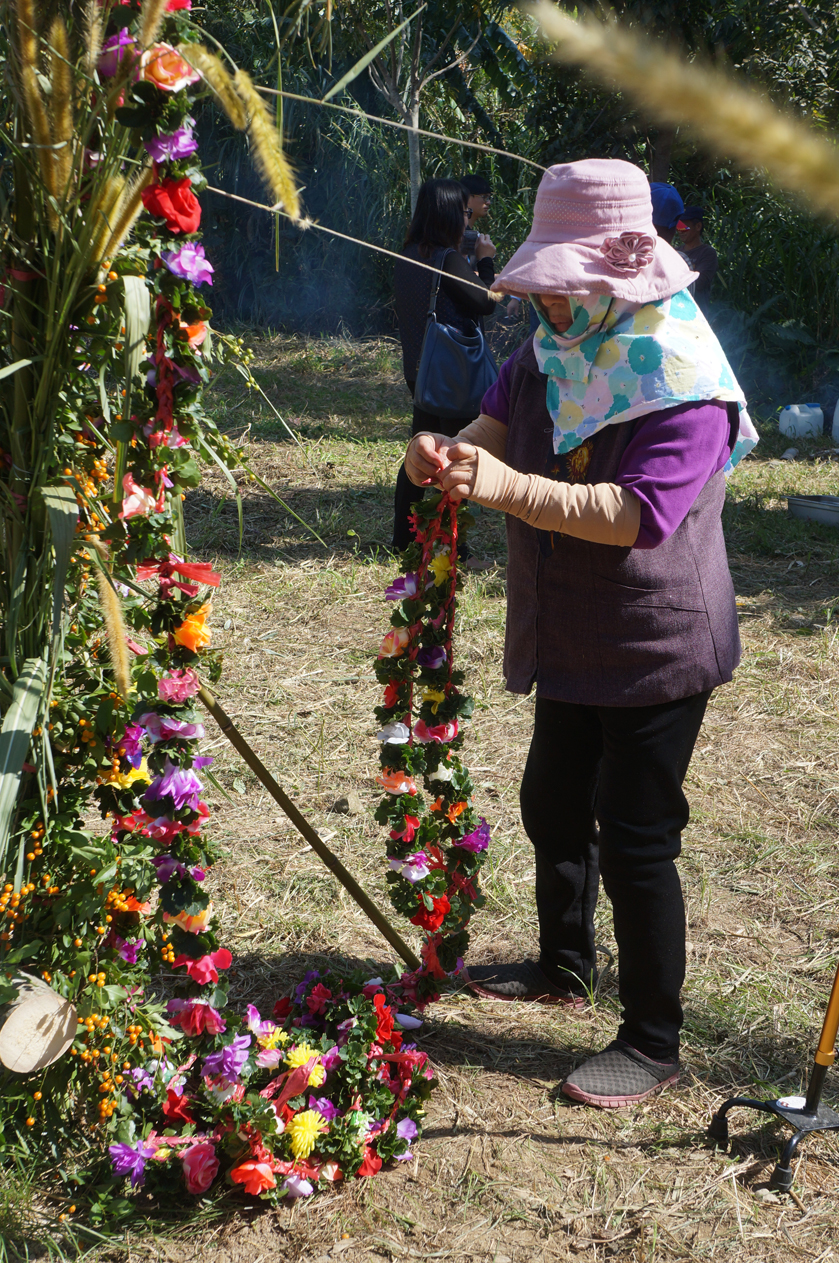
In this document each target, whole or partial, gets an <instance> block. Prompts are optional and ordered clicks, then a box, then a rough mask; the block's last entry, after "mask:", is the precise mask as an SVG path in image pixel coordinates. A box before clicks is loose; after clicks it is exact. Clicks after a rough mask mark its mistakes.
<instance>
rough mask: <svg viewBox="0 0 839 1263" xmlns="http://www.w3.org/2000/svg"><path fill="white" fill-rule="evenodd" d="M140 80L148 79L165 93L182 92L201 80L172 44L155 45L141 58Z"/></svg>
mask: <svg viewBox="0 0 839 1263" xmlns="http://www.w3.org/2000/svg"><path fill="white" fill-rule="evenodd" d="M139 78H140V79H146V80H148V82H149V83H153V84H154V85H155V87H157V88H161V89H162V91H164V92H180V90H181V88H185V87H186V86H187V85H188V84H190V83H197V82H198V80H199V79H200V78H201V76H200V75H199V73H198V71H197V70H193V68H192V66H190V64H189V62H186V61H184V59H183V57H182V56H181V55H180V53H179V52H178V50H177V49H176V48H173V47H172V45H171V44H154V45H153V47H151V48H147V49H146V51H145V52H144V53H143V55H142V56H141V58H140V73H139Z"/></svg>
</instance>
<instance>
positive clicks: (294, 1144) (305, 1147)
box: [286, 1110, 326, 1162]
mask: <svg viewBox="0 0 839 1263" xmlns="http://www.w3.org/2000/svg"><path fill="white" fill-rule="evenodd" d="M325 1126H326V1119H325V1118H324V1117H323V1115H322V1114H319V1113H318V1112H317V1110H302V1111H301V1112H300V1113H299V1114H295V1115H294V1118H293V1119H292V1120H291V1122H290V1123H289V1124H288V1126H287V1127H286V1134H287V1135H288V1136H289V1138H290V1139H291V1152H292V1154H293V1155H294V1158H295V1159H296V1160H297V1161H298V1162H299V1161H300V1160H301V1159H303V1158H308V1156H309V1154H310V1153H311V1152H312V1150H313V1149H314V1147H315V1145H316V1144H317V1142H318V1136H319V1135H320V1133H321V1131H322V1130H323V1129H324V1128H325Z"/></svg>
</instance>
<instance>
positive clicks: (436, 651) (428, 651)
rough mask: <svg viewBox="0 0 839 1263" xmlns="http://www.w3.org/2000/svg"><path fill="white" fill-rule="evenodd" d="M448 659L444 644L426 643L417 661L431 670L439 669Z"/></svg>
mask: <svg viewBox="0 0 839 1263" xmlns="http://www.w3.org/2000/svg"><path fill="white" fill-rule="evenodd" d="M445 661H446V651H445V649H444V648H443V646H442V645H426V647H425V648H424V649H420V651H419V653H418V654H417V662H418V663H419V664H420V666H421V667H428V669H429V671H437V670H438V669H439V668H440V667H442V666H443V664H444V663H445Z"/></svg>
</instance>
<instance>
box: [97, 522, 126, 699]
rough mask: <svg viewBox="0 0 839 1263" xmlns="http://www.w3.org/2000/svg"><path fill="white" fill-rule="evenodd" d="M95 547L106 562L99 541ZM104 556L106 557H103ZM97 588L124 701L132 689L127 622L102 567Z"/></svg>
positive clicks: (109, 646) (99, 568)
mask: <svg viewBox="0 0 839 1263" xmlns="http://www.w3.org/2000/svg"><path fill="white" fill-rule="evenodd" d="M91 543H92V545H93V547H94V548H95V549H96V551H97V553H98V554H99V556H100V557H102V560H103V562H104V560H105V557H107V552H106V550H105V549H104V548H103V546H102V544H100V543H99V541H98V540H95V541H94V540H92V541H91ZM103 554H104V556H103ZM96 586H97V588H98V589H99V604H100V605H101V607H102V618H103V621H104V623H105V635H106V636H107V638H108V652H109V654H110V658H111V666H112V668H113V672H114V678H115V680H116V684H117V688H118V689H119V693H120V696H121V697H122V699H123V701H125V699H126V698H127V697H128V690H129V689H130V688H131V668H130V666H129V664H128V644H127V635H128V633H127V632H126V630H125V620H124V619H123V617H122V602H121V601H120V599H119V596H118V595H117V592H116V590H115V588H114V585H113V582H112V580H111V577H110V574H107V573H106V572H105V571H104V570H103V569H102V568H101V567H100V566H97V567H96Z"/></svg>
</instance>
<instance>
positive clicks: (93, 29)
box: [84, 0, 102, 79]
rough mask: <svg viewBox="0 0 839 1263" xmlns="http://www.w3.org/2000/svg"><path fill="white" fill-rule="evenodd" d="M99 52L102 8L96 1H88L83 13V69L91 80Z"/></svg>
mask: <svg viewBox="0 0 839 1263" xmlns="http://www.w3.org/2000/svg"><path fill="white" fill-rule="evenodd" d="M101 51H102V6H101V5H100V4H99V3H98V0H89V3H88V5H87V8H86V9H85V11H84V69H85V74H86V75H87V76H88V78H91V79H92V78H93V73H94V71H95V70H96V63H97V62H98V61H99V54H100V53H101Z"/></svg>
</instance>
